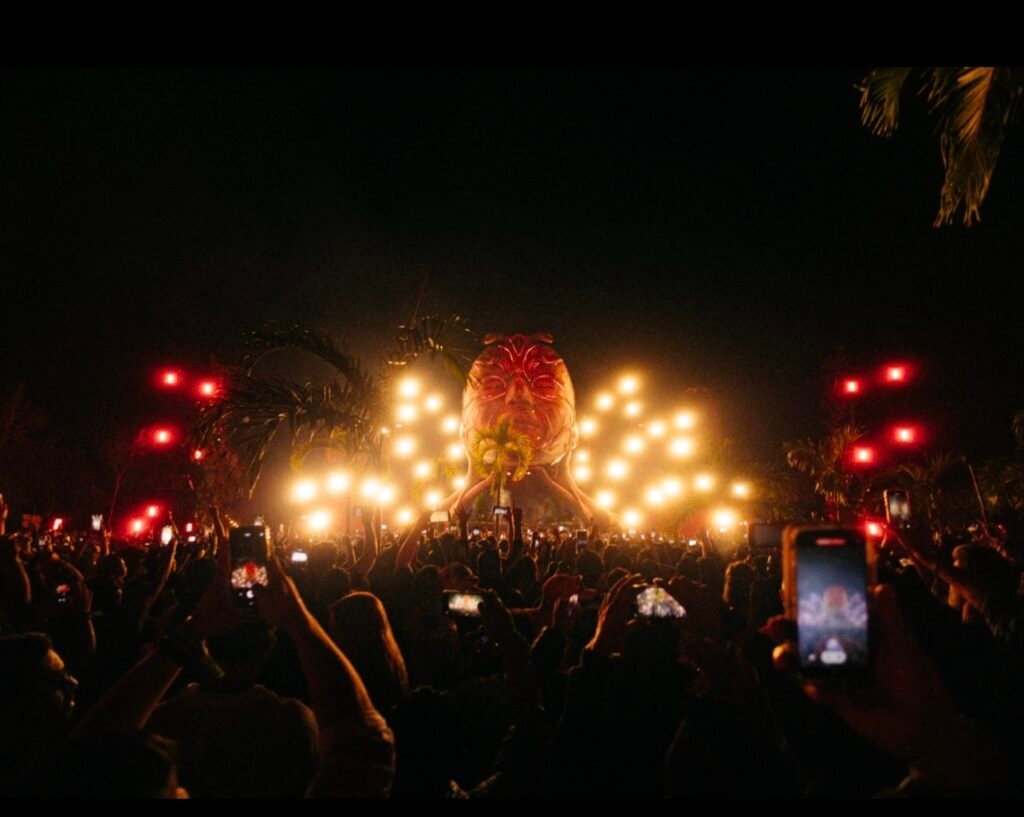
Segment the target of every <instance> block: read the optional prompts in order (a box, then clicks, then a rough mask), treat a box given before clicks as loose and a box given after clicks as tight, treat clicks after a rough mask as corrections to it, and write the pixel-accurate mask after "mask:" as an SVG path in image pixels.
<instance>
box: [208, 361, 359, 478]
mask: <svg viewBox="0 0 1024 817" xmlns="http://www.w3.org/2000/svg"><path fill="white" fill-rule="evenodd" d="M372 425H373V424H372V417H371V416H370V415H369V414H368V412H367V410H366V408H365V406H363V405H362V403H361V402H360V401H359V399H358V394H357V392H356V390H355V389H354V388H353V387H352V386H351V384H348V383H345V384H338V383H334V384H319V385H316V386H313V385H311V384H298V383H292V382H289V381H285V380H276V379H270V378H259V377H255V376H253V375H244V374H241V375H239V376H238V377H236V378H235V379H233V380H232V381H229V382H228V384H227V386H226V387H225V389H224V394H223V397H222V399H221V400H219V401H217V402H216V403H212V404H210V405H209V406H207V407H205V408H204V409H203V411H202V413H201V415H200V419H199V422H198V424H197V426H196V435H197V442H198V444H199V445H201V446H207V445H211V444H214V443H216V442H217V441H218V440H220V441H223V442H225V443H227V444H228V445H229V446H230V447H231V448H232V449H233V450H234V451H235V452H236V454H237V456H238V458H239V461H240V463H241V465H242V470H243V472H244V473H245V474H246V480H247V483H248V489H249V492H250V494H251V493H252V491H253V490H254V489H255V487H256V483H257V482H258V480H259V472H260V469H261V468H262V465H263V461H264V459H265V457H266V454H267V451H268V449H269V447H270V445H271V443H272V442H273V440H274V439H275V437H276V436H277V434H278V432H279V431H280V430H281V429H282V428H286V429H287V430H288V433H289V436H290V438H291V444H292V449H293V461H295V457H298V458H299V461H301V458H303V457H305V455H306V454H308V452H309V451H310V450H311V449H312V448H314V447H318V446H319V447H323V446H329V447H337V446H339V445H343V446H344V447H345V448H346V450H349V451H352V450H354V449H355V448H356V447H358V444H359V442H360V440H361V437H362V436H363V435H365V434H366V433H367V432H368V431H369V430H370V429H371V428H372ZM339 430H340V431H344V434H343V435H340V434H339Z"/></svg>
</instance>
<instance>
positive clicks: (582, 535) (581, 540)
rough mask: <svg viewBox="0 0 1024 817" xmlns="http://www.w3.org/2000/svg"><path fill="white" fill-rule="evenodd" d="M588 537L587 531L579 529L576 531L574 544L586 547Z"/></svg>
mask: <svg viewBox="0 0 1024 817" xmlns="http://www.w3.org/2000/svg"><path fill="white" fill-rule="evenodd" d="M588 538H589V537H588V536H587V532H586V531H585V530H582V529H581V530H578V531H576V544H577V545H578V546H579V547H586V546H587V540H588Z"/></svg>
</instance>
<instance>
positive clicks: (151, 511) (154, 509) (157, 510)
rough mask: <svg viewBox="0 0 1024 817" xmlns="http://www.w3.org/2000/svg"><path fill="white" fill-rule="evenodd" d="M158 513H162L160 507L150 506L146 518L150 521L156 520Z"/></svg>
mask: <svg viewBox="0 0 1024 817" xmlns="http://www.w3.org/2000/svg"><path fill="white" fill-rule="evenodd" d="M158 513H160V506H159V505H150V506H149V507H148V508H146V516H148V517H149V518H150V519H154V518H155V517H156V515H157V514H158Z"/></svg>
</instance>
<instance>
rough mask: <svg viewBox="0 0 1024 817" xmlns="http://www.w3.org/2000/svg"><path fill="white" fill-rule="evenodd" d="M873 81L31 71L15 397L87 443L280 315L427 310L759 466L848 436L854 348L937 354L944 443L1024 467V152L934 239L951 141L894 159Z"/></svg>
mask: <svg viewBox="0 0 1024 817" xmlns="http://www.w3.org/2000/svg"><path fill="white" fill-rule="evenodd" d="M867 70H868V68H867V67H852V68H825V69H821V68H785V69H783V68H756V67H727V68H716V67H710V68H685V69H678V70H676V69H647V68H642V69H629V68H617V69H592V68H575V69H568V68H522V69H484V68H459V69H450V68H394V69H388V68H373V69H337V70H329V69H301V70H282V69H237V70H235V69H203V70H199V69H194V70H193V69H189V70H182V69H160V70H140V69H131V70H128V69H124V70H110V69H77V68H73V69H72V68H69V69H53V70H49V69H5V70H4V71H3V72H2V74H0V77H2V87H0V99H2V102H0V106H2V107H0V138H2V145H0V172H2V198H0V201H2V208H3V212H2V218H0V235H2V240H0V263H2V266H3V269H4V275H3V281H4V287H5V293H4V294H5V297H4V319H3V321H2V322H0V325H2V330H0V331H2V339H3V349H4V353H3V364H2V367H0V373H2V380H3V383H2V384H0V385H2V387H3V393H4V394H9V393H10V391H11V389H12V388H13V386H14V385H15V384H16V383H19V382H22V383H25V384H26V386H27V388H28V394H29V397H30V398H31V400H32V401H33V403H35V404H37V405H38V406H40V407H42V408H44V409H45V410H46V412H47V413H48V414H49V416H50V420H51V427H52V428H53V430H54V431H55V433H57V434H59V435H61V436H62V437H64V438H65V439H68V440H74V439H77V440H89V439H93V438H95V437H96V436H97V435H102V434H106V433H108V432H109V431H111V430H113V429H115V428H117V427H119V426H123V425H129V426H130V425H132V424H138V423H139V422H140V421H142V420H143V419H146V418H145V417H143V416H141V412H142V411H143V409H142V408H140V402H139V401H140V400H142V399H143V398H141V397H140V395H141V394H143V393H145V392H146V391H147V389H148V385H147V377H149V375H150V374H151V372H152V371H153V369H154V367H155V366H157V365H159V364H161V363H183V364H184V365H201V364H205V363H207V362H208V361H209V360H210V359H211V358H217V359H219V360H222V361H225V362H230V361H233V360H236V359H237V357H238V354H239V350H240V344H239V338H240V334H241V332H242V331H243V330H246V329H251V328H255V327H257V326H259V325H260V324H261V323H262V322H263V321H265V320H267V319H271V318H275V319H279V320H284V321H301V322H304V323H307V324H311V325H315V326H320V327H323V328H325V329H328V330H330V331H331V332H333V333H334V334H336V335H337V336H339V337H342V338H347V339H349V340H350V342H351V344H352V346H353V348H354V349H355V350H356V351H359V352H362V353H365V354H368V355H369V354H372V353H373V352H374V350H376V349H377V348H379V346H380V344H381V343H382V342H383V341H384V340H385V339H387V338H388V337H389V336H390V334H391V332H392V330H393V327H394V325H396V324H397V323H400V322H401V321H403V320H406V319H408V318H409V317H410V315H411V314H412V312H413V310H414V308H415V307H416V305H417V301H418V300H420V295H421V291H422V299H421V302H420V306H419V310H420V313H421V314H423V313H425V312H432V311H433V312H458V313H460V314H463V315H465V316H467V317H468V318H470V320H471V322H472V323H473V325H474V326H475V327H476V328H477V329H478V330H480V331H481V332H487V331H507V332H514V331H524V332H531V331H537V330H547V331H550V332H551V333H553V335H554V337H555V341H556V348H558V349H559V351H560V352H561V353H562V354H563V355H564V356H565V357H566V359H567V361H568V363H569V366H570V371H571V372H572V374H573V377H574V379H575V381H576V385H577V390H578V392H581V393H582V394H584V395H586V394H591V395H592V394H593V393H594V391H595V390H596V388H597V387H598V386H599V385H602V384H603V383H604V382H606V379H607V377H608V376H609V375H610V374H612V373H614V372H616V371H617V370H618V368H619V367H621V366H626V365H633V366H639V367H640V368H642V369H644V370H645V371H647V372H649V373H650V374H651V376H652V377H659V378H661V379H663V380H664V381H665V383H666V386H665V388H666V390H669V391H671V392H680V391H682V390H684V389H687V388H690V387H706V388H708V389H710V390H711V393H712V394H713V395H714V396H715V398H716V402H717V404H718V405H719V406H720V407H721V410H722V411H723V412H724V415H725V416H724V418H723V425H724V427H725V429H726V431H727V432H728V433H729V434H730V435H731V436H734V437H736V438H738V439H739V440H740V441H741V443H742V444H743V445H744V446H746V447H747V448H748V449H749V450H750V451H751V453H752V454H753V455H755V456H758V457H761V458H769V457H773V456H774V457H778V456H779V451H780V444H781V443H782V442H783V441H784V440H786V439H791V438H793V437H796V436H800V435H808V434H816V433H818V432H819V431H820V430H821V428H822V422H823V413H822V406H821V402H822V401H821V392H822V381H821V368H822V365H823V363H824V361H825V360H826V359H828V358H829V357H831V356H833V355H835V354H836V353H837V352H838V351H839V350H840V349H842V350H844V352H843V353H844V354H845V355H846V356H847V358H848V359H850V361H851V362H852V363H855V364H861V365H862V366H863V367H864V369H863V370H864V371H867V370H869V369H874V368H876V367H877V366H879V365H881V364H882V363H884V362H885V361H886V360H888V359H890V358H892V357H900V356H902V357H905V358H907V359H910V360H913V361H917V362H919V363H920V365H921V369H920V372H921V378H920V380H919V382H918V384H917V385H916V386H915V389H916V390H917V392H916V393H917V395H918V401H917V405H916V408H917V409H918V410H920V411H922V412H927V414H928V417H926V418H924V419H926V420H928V422H930V423H931V424H932V425H933V427H934V428H935V429H936V435H935V440H936V444H943V445H944V447H946V448H950V449H953V450H957V451H966V452H969V453H972V454H977V455H988V454H993V453H1009V451H1010V450H1012V445H1013V443H1012V437H1011V435H1010V430H1009V425H1010V420H1011V417H1012V415H1013V412H1014V411H1016V410H1017V409H1020V408H1024V395H1022V394H1021V388H1020V383H1021V375H1022V366H1024V354H1022V352H1024V349H1022V339H1021V338H1022V333H1021V331H1020V328H1019V327H1018V326H1017V325H1016V323H1017V317H1018V314H1019V312H1020V307H1019V303H1020V300H1019V299H1020V295H1019V288H1018V287H1017V286H1015V283H1016V281H1017V279H1018V278H1019V268H1020V261H1019V259H1020V258H1021V257H1022V250H1024V185H1022V184H1021V182H1020V179H1022V178H1024V176H1022V173H1021V171H1022V169H1024V141H1022V134H1021V133H1020V129H1019V127H1018V128H1017V129H1016V131H1013V130H1012V131H1011V132H1010V134H1009V138H1008V140H1007V142H1006V144H1005V147H1004V151H1003V155H1002V157H1001V159H1000V164H999V167H998V168H997V171H996V175H995V177H994V181H993V184H992V188H991V191H990V194H989V197H988V200H987V201H986V203H985V204H984V206H983V208H982V219H983V221H982V222H981V224H979V225H977V226H976V227H974V228H972V229H970V230H965V229H964V228H963V227H961V226H956V227H952V228H949V227H947V228H944V229H942V230H935V229H933V228H932V227H931V223H932V220H933V219H934V216H935V212H936V210H937V207H938V197H939V189H940V186H941V164H940V159H939V153H938V144H937V138H936V136H935V132H934V121H933V120H930V119H929V118H928V117H927V116H926V113H925V111H924V105H923V102H922V101H921V99H920V98H915V97H913V96H911V95H908V97H907V99H906V100H905V102H906V105H905V108H904V113H905V121H904V123H903V126H902V127H901V130H900V132H899V133H898V134H897V136H896V137H895V138H893V139H890V140H881V139H877V138H875V137H872V136H871V135H870V134H869V133H868V132H867V131H865V130H864V129H863V128H862V127H861V126H860V124H859V112H858V107H857V103H858V94H857V92H856V90H855V89H854V84H855V83H856V82H857V81H858V80H859V79H860V78H862V77H863V76H864V74H866V72H867ZM145 410H146V411H148V410H149V408H148V407H146V408H145Z"/></svg>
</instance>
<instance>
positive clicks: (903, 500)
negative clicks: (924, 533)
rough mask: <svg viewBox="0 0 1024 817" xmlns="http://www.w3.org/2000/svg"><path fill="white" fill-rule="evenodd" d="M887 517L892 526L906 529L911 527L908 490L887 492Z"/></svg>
mask: <svg viewBox="0 0 1024 817" xmlns="http://www.w3.org/2000/svg"><path fill="white" fill-rule="evenodd" d="M885 518H886V521H887V522H888V523H889V527H890V528H895V529H896V530H906V529H907V528H909V527H910V496H909V495H908V494H907V492H906V491H886V492H885Z"/></svg>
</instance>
